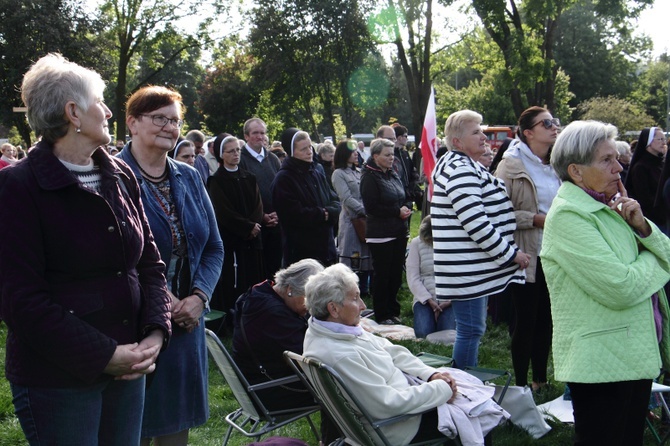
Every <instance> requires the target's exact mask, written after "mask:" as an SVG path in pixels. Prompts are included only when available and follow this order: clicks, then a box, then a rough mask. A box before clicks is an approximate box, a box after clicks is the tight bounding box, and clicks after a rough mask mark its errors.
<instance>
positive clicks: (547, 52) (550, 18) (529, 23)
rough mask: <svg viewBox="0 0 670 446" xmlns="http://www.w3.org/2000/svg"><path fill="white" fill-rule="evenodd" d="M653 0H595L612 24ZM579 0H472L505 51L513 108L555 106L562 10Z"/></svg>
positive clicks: (599, 12)
mask: <svg viewBox="0 0 670 446" xmlns="http://www.w3.org/2000/svg"><path fill="white" fill-rule="evenodd" d="M652 2H653V0H631V1H628V0H593V11H594V12H595V14H596V15H597V16H599V17H606V18H608V19H609V20H611V22H612V23H613V24H615V25H616V24H619V23H621V22H622V21H623V20H624V19H625V18H626V17H636V16H637V14H639V12H640V10H641V9H642V8H644V7H645V6H648V5H649V4H651V3H652ZM576 3H577V0H472V4H473V7H474V9H475V11H476V13H477V15H478V17H479V18H480V20H481V22H482V24H483V26H484V28H485V29H486V31H487V33H488V34H489V35H490V36H491V38H492V39H493V41H494V42H495V43H496V45H497V46H498V47H499V48H500V51H501V52H502V55H503V59H504V61H505V65H504V67H505V80H506V82H507V84H508V92H509V95H510V98H511V101H512V106H513V108H514V112H515V114H516V115H517V116H518V115H519V114H520V113H521V112H522V111H523V110H524V109H525V108H526V107H528V106H531V105H544V106H547V107H548V108H549V109H552V110H553V109H555V108H556V97H555V89H556V77H557V75H558V68H559V66H558V65H557V63H556V57H555V43H556V38H557V33H558V21H559V19H560V17H561V15H562V14H563V13H564V12H566V11H567V10H568V9H569V8H571V7H572V6H574V5H575V4H576Z"/></svg>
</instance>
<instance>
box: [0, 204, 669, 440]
mask: <svg viewBox="0 0 670 446" xmlns="http://www.w3.org/2000/svg"><path fill="white" fill-rule="evenodd" d="M418 215H419V214H414V218H413V219H412V234H416V233H417V228H418V224H419V221H418V220H419V219H418ZM399 299H400V302H401V306H402V318H403V321H404V323H405V324H408V325H411V322H412V309H411V304H412V296H411V294H410V292H409V290H408V289H407V285H406V284H403V287H402V289H401V291H400V295H399ZM367 304H368V306H370V302H367ZM6 337H7V327H6V326H5V324H2V323H0V364H1V365H2V366H3V367H2V368H3V370H4V362H5V339H6ZM223 342H224V343H225V344H227V345H228V346H230V339H223ZM400 343H401V344H402V345H405V346H406V347H407V348H409V349H410V350H411V351H412V352H414V353H418V352H421V351H425V352H429V353H435V354H439V355H444V356H451V353H452V347H446V346H443V345H437V344H431V343H429V342H426V341H402V342H400ZM479 365H480V366H481V367H488V368H495V369H505V370H510V371H512V359H511V355H510V338H509V335H508V330H507V326H506V325H504V324H501V325H492V324H491V323H489V325H488V328H487V331H486V334H485V335H484V338H483V340H482V345H481V347H480V350H479ZM209 372H210V373H209V407H210V418H209V421H208V422H207V423H206V424H205V425H204V426H201V427H198V428H196V429H193V430H192V431H191V436H190V442H189V443H190V444H191V445H194V446H201V445H202V446H210V445H211V446H215V445H220V444H221V441H222V438H223V435H224V433H225V431H226V426H227V425H226V423H225V422H224V421H223V420H224V417H225V416H226V414H228V413H229V412H232V411H233V410H235V409H236V408H237V407H238V405H237V403H236V401H235V399H234V398H233V395H232V393H231V391H230V389H229V388H228V386H227V385H226V383H225V381H224V380H223V377H222V376H221V374H220V373H219V372H218V370H217V369H216V368H215V367H214V366H213V362H211V363H210V371H209ZM549 380H550V381H553V364H552V362H551V358H550V363H549ZM513 382H514V381H512V383H513ZM563 387H564V386H563V384H562V383H558V382H552V386H551V388H550V389H548V390H547V391H546V392H544V393H543V394H542V395H540V396H536V403H537V404H541V403H544V402H546V401H550V400H552V399H554V398H556V397H558V396H559V395H560V394H562V393H563ZM549 424H550V425H551V427H552V431H551V432H549V433H548V434H547V435H545V436H544V437H543V438H541V439H539V440H534V439H533V438H532V437H530V436H529V435H528V434H526V433H525V431H523V430H521V429H518V428H516V427H514V426H512V425H511V424H510V425H506V426H501V427H498V428H497V429H496V431H495V433H494V436H493V441H494V444H495V445H496V446H523V445H538V446H563V445H570V444H572V433H573V429H572V427H571V426H568V425H564V424H562V423H553V422H550V423H549ZM273 435H281V436H286V437H294V438H300V439H302V440H304V441H306V442H308V443H309V444H310V445H316V442H315V440H314V437H313V435H312V433H311V430H310V429H309V425H308V424H307V422H305V421H302V422H299V423H294V424H293V425H290V426H287V427H285V428H284V429H280V430H278V431H275V433H274V434H273ZM248 443H250V441H249V440H248V439H246V438H245V437H243V436H241V435H237V434H233V437H232V439H231V441H230V443H229V444H231V445H233V446H238V445H246V444H248ZM26 444H27V442H26V441H25V439H24V437H23V433H22V431H21V428H20V426H19V424H18V422H17V420H16V417H15V416H14V409H13V406H12V397H11V393H10V390H9V383H8V382H7V380H5V379H4V377H3V378H0V446H18V445H26ZM644 444H645V445H654V444H656V443H655V442H654V439H653V437H652V435H651V434H650V433H649V431H647V432H646V433H645V443H644Z"/></svg>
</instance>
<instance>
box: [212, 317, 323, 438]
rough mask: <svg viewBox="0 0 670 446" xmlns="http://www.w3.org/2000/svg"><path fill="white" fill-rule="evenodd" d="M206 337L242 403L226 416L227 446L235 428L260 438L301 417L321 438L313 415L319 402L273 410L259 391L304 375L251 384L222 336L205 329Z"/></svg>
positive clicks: (222, 372)
mask: <svg viewBox="0 0 670 446" xmlns="http://www.w3.org/2000/svg"><path fill="white" fill-rule="evenodd" d="M205 337H206V340H207V349H208V350H209V353H210V355H211V357H212V359H214V362H215V363H216V365H217V367H218V369H219V371H220V372H221V374H222V375H223V377H224V378H225V380H226V382H227V383H228V386H229V387H230V389H231V390H232V392H233V395H234V396H235V399H236V400H237V402H238V403H239V405H240V407H239V408H238V409H236V410H234V411H233V412H231V413H229V414H228V415H226V418H225V420H226V423H228V429H227V431H226V435H225V437H224V439H223V443H222V444H223V445H224V446H225V445H226V444H228V441H229V440H230V436H231V434H232V433H233V429H235V430H236V431H237V432H239V433H241V434H242V435H244V436H246V437H248V438H255V439H258V438H260V437H261V436H263V435H265V434H267V433H269V432H272V431H274V430H275V429H278V428H280V427H282V426H285V425H287V424H290V423H293V422H294V421H297V420H299V419H301V418H306V419H307V421H308V423H309V425H310V427H311V429H312V432H313V433H314V437H315V438H316V440H317V442H318V441H320V436H319V433H318V431H317V430H316V427H315V426H314V423H313V422H312V419H311V418H310V415H312V414H313V413H316V412H318V411H319V410H320V409H321V407H320V406H318V405H317V404H315V405H314V406H306V407H301V408H297V409H287V410H278V411H271V410H269V409H267V408H266V407H265V405H264V404H263V402H262V401H261V399H260V398H259V397H258V394H257V392H258V391H259V390H263V389H269V388H272V387H277V386H282V385H285V384H288V383H294V382H298V381H300V379H301V378H300V377H298V376H297V375H294V376H287V377H284V378H279V379H275V380H272V381H268V382H264V383H261V384H253V385H252V384H249V382H248V381H247V379H246V378H245V377H244V375H243V374H242V372H241V370H240V369H239V367H238V366H237V364H235V361H234V360H233V357H232V356H231V355H230V353H229V352H228V350H226V348H225V346H224V345H223V344H222V343H221V340H220V339H219V337H218V336H217V335H216V334H215V333H214V332H213V331H211V330H207V329H206V330H205Z"/></svg>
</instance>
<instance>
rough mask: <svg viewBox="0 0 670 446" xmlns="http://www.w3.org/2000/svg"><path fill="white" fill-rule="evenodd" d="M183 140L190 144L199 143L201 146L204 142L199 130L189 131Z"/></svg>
mask: <svg viewBox="0 0 670 446" xmlns="http://www.w3.org/2000/svg"><path fill="white" fill-rule="evenodd" d="M184 138H186V139H188V140H189V141H192V142H201V143H203V144H204V142H205V134H204V133H202V132H201V131H200V130H191V131H190V132H188V133H187V134H186V136H185V137H184Z"/></svg>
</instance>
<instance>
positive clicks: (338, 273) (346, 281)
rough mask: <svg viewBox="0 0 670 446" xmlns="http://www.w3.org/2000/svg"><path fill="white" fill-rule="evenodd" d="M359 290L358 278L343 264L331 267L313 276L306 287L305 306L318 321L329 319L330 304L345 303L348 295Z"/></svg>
mask: <svg viewBox="0 0 670 446" xmlns="http://www.w3.org/2000/svg"><path fill="white" fill-rule="evenodd" d="M357 289H358V276H357V275H356V273H354V272H353V271H352V270H351V269H350V268H349V267H348V266H346V265H344V264H343V263H336V264H334V265H331V266H329V267H328V268H326V269H324V270H323V271H321V272H320V273H318V274H315V275H313V276H312V277H310V278H309V280H308V281H307V285H305V305H307V311H309V314H311V315H312V316H314V317H315V318H317V319H321V320H325V319H327V318H328V315H329V314H330V313H328V303H330V302H333V303H336V304H338V305H342V304H343V303H344V299H345V297H346V296H347V293H348V292H349V291H351V290H357Z"/></svg>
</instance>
